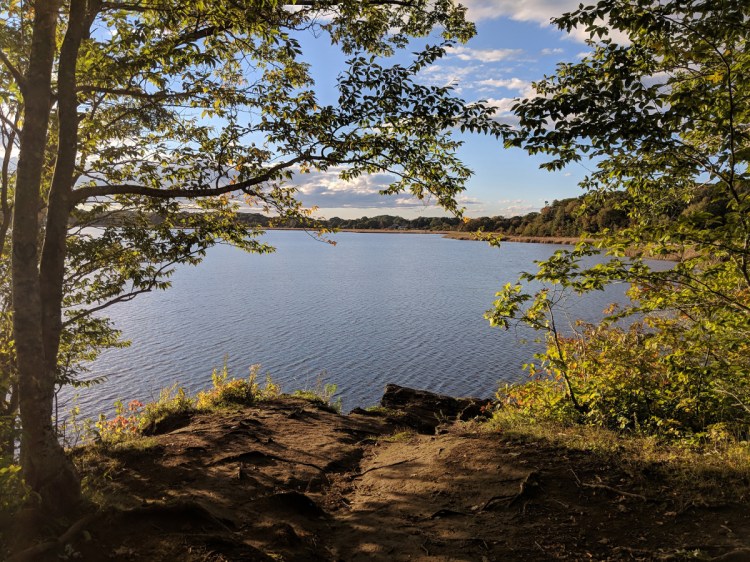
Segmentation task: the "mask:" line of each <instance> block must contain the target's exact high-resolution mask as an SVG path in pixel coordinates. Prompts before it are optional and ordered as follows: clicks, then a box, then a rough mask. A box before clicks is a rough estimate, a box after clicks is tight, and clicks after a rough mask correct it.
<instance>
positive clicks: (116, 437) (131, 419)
mask: <svg viewBox="0 0 750 562" xmlns="http://www.w3.org/2000/svg"><path fill="white" fill-rule="evenodd" d="M142 416H143V403H142V402H139V401H138V400H131V401H130V402H128V405H127V407H126V406H125V404H124V403H123V402H122V400H118V401H117V402H115V417H114V418H112V419H111V420H108V419H107V417H106V416H105V415H104V414H99V421H97V422H96V429H97V432H98V434H99V438H100V439H101V441H102V442H103V443H106V444H111V443H118V442H120V441H123V440H125V439H132V438H133V437H135V436H137V435H138V434H139V433H140V430H141V424H142Z"/></svg>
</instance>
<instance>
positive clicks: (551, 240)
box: [263, 227, 581, 246]
mask: <svg viewBox="0 0 750 562" xmlns="http://www.w3.org/2000/svg"><path fill="white" fill-rule="evenodd" d="M263 230H302V231H306V230H307V231H313V230H314V229H306V228H291V227H265V228H263ZM339 232H351V233H355V234H439V235H441V236H442V237H443V238H448V239H451V240H469V241H472V242H483V241H484V240H482V239H481V238H477V237H476V233H475V232H464V231H455V230H420V229H395V228H340V229H338V230H336V231H335V232H334V233H333V234H337V233H339ZM484 234H488V235H491V236H497V237H499V238H500V240H501V241H502V242H521V243H530V244H561V245H568V246H574V245H575V244H577V243H578V242H580V241H581V239H580V238H576V237H574V236H506V235H504V234H502V233H500V232H486V233H484Z"/></svg>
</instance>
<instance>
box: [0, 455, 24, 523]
mask: <svg viewBox="0 0 750 562" xmlns="http://www.w3.org/2000/svg"><path fill="white" fill-rule="evenodd" d="M28 493H29V490H28V488H27V487H26V485H25V484H24V482H23V476H22V474H21V467H20V466H19V465H17V464H3V465H0V512H11V513H12V512H13V511H15V510H16V509H18V508H19V507H20V506H21V505H22V504H23V502H24V501H25V499H26V497H27V496H28Z"/></svg>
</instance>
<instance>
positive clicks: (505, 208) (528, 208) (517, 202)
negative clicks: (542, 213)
mask: <svg viewBox="0 0 750 562" xmlns="http://www.w3.org/2000/svg"><path fill="white" fill-rule="evenodd" d="M492 207H493V210H494V211H496V214H497V215H500V216H503V217H516V216H520V215H527V214H529V213H533V212H535V211H538V210H539V209H540V208H541V207H542V205H541V204H540V203H534V202H533V201H529V200H526V199H501V200H500V201H497V202H495V203H493V204H492Z"/></svg>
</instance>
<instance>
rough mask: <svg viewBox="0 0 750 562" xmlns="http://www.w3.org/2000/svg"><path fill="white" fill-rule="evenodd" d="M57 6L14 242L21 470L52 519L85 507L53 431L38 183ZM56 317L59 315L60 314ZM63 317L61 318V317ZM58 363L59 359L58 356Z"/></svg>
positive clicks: (41, 67) (45, 43)
mask: <svg viewBox="0 0 750 562" xmlns="http://www.w3.org/2000/svg"><path fill="white" fill-rule="evenodd" d="M58 9H59V5H58V2H57V1H56V0H51V1H50V0H48V1H44V0H37V2H35V4H34V23H33V26H34V27H33V38H32V44H31V53H30V57H29V65H28V70H27V72H26V74H25V76H24V80H23V82H22V84H21V91H22V94H23V98H24V120H23V129H22V131H21V136H20V152H19V160H18V167H17V172H16V178H17V179H16V194H15V205H14V210H13V212H14V215H13V236H12V250H13V255H12V279H13V283H12V286H13V324H14V332H15V341H16V352H17V356H18V370H19V391H20V394H19V398H20V412H21V424H22V437H21V443H22V446H21V465H22V467H23V473H24V478H25V479H26V482H27V484H28V485H30V486H31V488H32V489H33V490H34V491H35V492H36V493H37V494H39V496H40V498H41V500H42V503H43V505H44V506H45V508H46V509H47V510H48V511H49V512H51V513H52V514H59V513H64V512H67V511H69V510H70V509H71V508H72V507H73V506H74V505H75V504H77V503H78V501H79V499H80V480H79V478H78V476H77V474H76V471H75V469H74V467H73V465H72V463H71V462H70V460H69V459H68V458H67V456H66V455H65V452H64V450H63V448H62V446H61V445H60V443H59V442H58V440H57V435H56V432H55V428H54V427H53V424H52V404H53V400H54V388H55V377H56V368H55V367H56V366H55V364H54V362H53V360H52V358H51V357H49V353H50V352H51V351H52V350H51V347H50V346H49V345H48V344H45V335H46V334H45V332H44V321H43V317H44V314H43V303H42V287H41V281H40V269H39V249H38V248H39V236H40V226H41V225H40V222H39V221H40V219H39V215H40V210H41V208H42V198H41V182H42V170H43V167H44V155H45V151H46V148H47V135H48V130H49V113H50V106H51V99H52V90H51V81H52V66H53V61H54V56H55V32H56V27H57V15H58ZM58 310H59V309H58ZM58 313H59V312H58ZM55 355H56V354H55Z"/></svg>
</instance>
